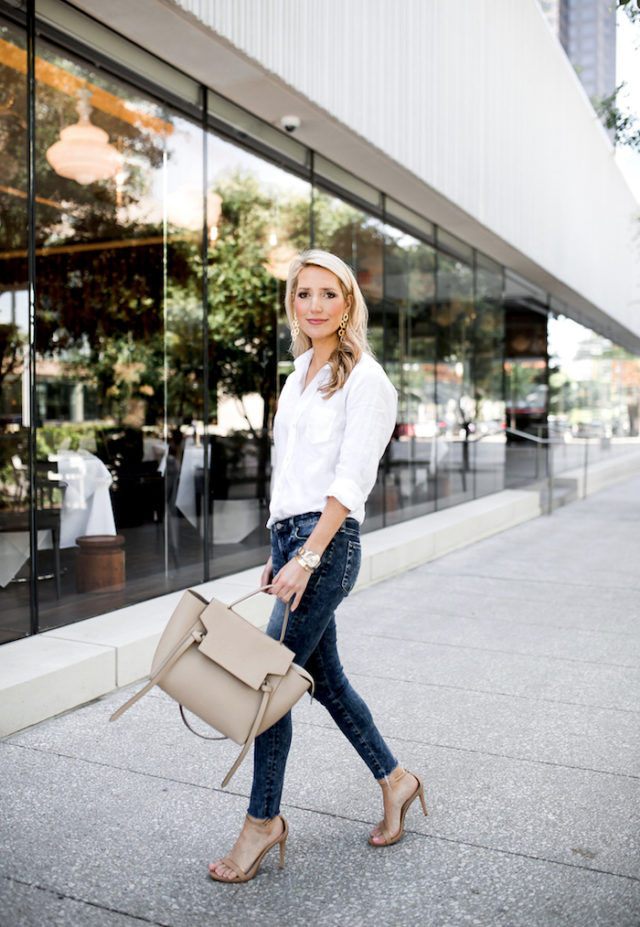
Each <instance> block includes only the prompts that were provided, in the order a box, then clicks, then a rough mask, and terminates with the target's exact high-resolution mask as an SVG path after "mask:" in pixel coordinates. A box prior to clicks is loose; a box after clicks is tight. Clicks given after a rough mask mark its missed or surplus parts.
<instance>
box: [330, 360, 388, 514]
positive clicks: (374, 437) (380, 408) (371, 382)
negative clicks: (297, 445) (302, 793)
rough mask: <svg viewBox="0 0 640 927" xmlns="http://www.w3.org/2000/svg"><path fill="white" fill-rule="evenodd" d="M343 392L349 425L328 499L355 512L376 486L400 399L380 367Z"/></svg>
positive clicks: (356, 378) (368, 370) (362, 374)
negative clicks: (331, 497)
mask: <svg viewBox="0 0 640 927" xmlns="http://www.w3.org/2000/svg"><path fill="white" fill-rule="evenodd" d="M344 389H346V390H347V393H348V394H347V397H346V404H345V413H346V425H345V430H344V437H343V440H342V445H341V448H340V454H339V457H338V464H337V466H336V470H335V476H334V479H333V481H332V483H331V485H330V486H329V489H328V491H327V497H329V496H334V497H335V498H336V499H337V500H338V502H341V503H342V505H344V506H345V507H346V508H348V509H349V511H350V512H353V511H356V510H357V509H358V508H360V507H361V506H363V505H364V503H365V501H366V499H367V497H368V495H369V493H370V492H371V490H372V489H373V486H374V484H375V481H376V477H377V474H378V463H379V461H380V458H381V457H382V455H383V453H384V451H385V448H386V446H387V444H388V443H389V440H390V438H391V435H392V434H393V429H394V427H395V424H396V413H397V407H398V396H397V393H396V390H395V388H394V387H393V385H392V383H391V382H390V380H389V378H388V377H387V375H386V374H385V372H384V371H383V370H382V368H381V367H379V366H378V364H372V365H370V366H367V368H365V369H364V370H362V371H360V370H358V371H357V375H356V376H354V375H353V374H352V375H351V377H350V378H349V380H348V381H347V385H346V386H345V387H344Z"/></svg>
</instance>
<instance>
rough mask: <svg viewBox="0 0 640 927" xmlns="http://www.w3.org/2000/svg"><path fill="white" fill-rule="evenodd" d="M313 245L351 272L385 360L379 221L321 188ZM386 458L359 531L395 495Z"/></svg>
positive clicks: (374, 524)
mask: <svg viewBox="0 0 640 927" xmlns="http://www.w3.org/2000/svg"><path fill="white" fill-rule="evenodd" d="M313 203H314V211H313V231H314V241H313V244H314V247H316V248H322V249H323V250H325V251H331V252H332V253H333V254H337V255H338V257H340V258H342V260H343V261H345V262H346V263H347V264H348V265H349V266H350V267H351V269H352V270H353V272H354V273H355V275H356V278H357V280H358V284H359V286H360V289H361V290H362V295H363V296H364V298H365V302H366V304H367V308H368V310H369V341H370V343H371V346H372V348H373V351H374V354H375V356H376V358H377V360H378V361H379V362H380V363H381V364H383V365H385V364H386V348H387V344H386V342H385V335H384V333H385V326H386V325H387V324H390V325H392V326H393V324H394V322H393V317H394V314H395V308H394V307H393V305H392V304H389V305H387V303H386V302H385V300H384V299H383V286H384V279H383V277H384V273H383V243H384V230H383V226H382V223H381V222H380V221H379V220H378V219H376V218H374V217H373V216H371V215H369V214H367V213H366V212H363V211H362V210H360V209H357V208H356V207H354V206H352V205H351V204H349V203H346V202H344V200H341V199H339V198H338V197H335V196H331V195H329V194H328V193H326V192H324V191H322V190H316V191H315V194H314V200H313ZM389 465H390V460H389V453H388V452H387V453H386V454H385V456H384V457H383V460H382V462H381V465H380V468H379V470H378V478H377V481H376V485H375V486H374V487H373V489H372V491H371V494H370V496H369V499H368V501H367V507H366V520H365V523H364V529H365V530H369V531H371V530H373V529H374V528H380V527H382V525H383V524H384V512H385V508H386V507H387V506H389V507H390V508H392V509H395V508H396V506H397V502H396V499H397V496H396V493H395V491H394V490H393V489H391V493H390V495H389V498H388V499H387V489H388V485H387V474H388V470H389Z"/></svg>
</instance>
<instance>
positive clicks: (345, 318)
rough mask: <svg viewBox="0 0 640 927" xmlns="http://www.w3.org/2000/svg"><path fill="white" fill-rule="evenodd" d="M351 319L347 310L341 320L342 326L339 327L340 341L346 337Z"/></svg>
mask: <svg viewBox="0 0 640 927" xmlns="http://www.w3.org/2000/svg"><path fill="white" fill-rule="evenodd" d="M348 321H349V313H348V312H345V314H344V315H343V316H342V318H341V320H340V328H339V329H338V338H339V339H340V341H342V339H343V338H344V333H345V332H346V330H347V322H348Z"/></svg>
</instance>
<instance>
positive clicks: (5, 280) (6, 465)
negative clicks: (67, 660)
mask: <svg viewBox="0 0 640 927" xmlns="http://www.w3.org/2000/svg"><path fill="white" fill-rule="evenodd" d="M0 88H1V89H0V102H1V103H2V105H3V118H2V119H0V643H2V642H3V641H5V640H11V639H13V638H15V637H21V636H23V635H24V634H26V633H28V630H29V583H28V579H29V569H30V562H29V533H28V529H29V432H28V427H27V426H28V419H27V418H26V416H23V386H26V385H27V384H26V367H25V360H26V357H27V345H28V336H29V331H28V316H29V302H28V291H27V224H26V222H25V216H26V213H27V131H26V127H27V80H26V51H25V36H24V33H23V32H22V31H21V30H18V29H16V28H15V27H13V26H10V25H8V24H7V23H5V22H4V21H3V20H1V19H0ZM43 543H45V539H44V538H43ZM43 561H44V558H43ZM51 566H52V563H44V562H43V564H42V567H43V569H45V568H46V569H47V570H50V569H51Z"/></svg>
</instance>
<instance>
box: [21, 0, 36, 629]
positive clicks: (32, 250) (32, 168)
mask: <svg viewBox="0 0 640 927" xmlns="http://www.w3.org/2000/svg"><path fill="white" fill-rule="evenodd" d="M35 24H36V11H35V0H27V279H28V287H29V290H28V292H29V320H28V328H29V346H28V348H27V351H28V358H29V360H28V364H29V406H30V408H29V554H30V558H31V569H30V573H29V592H30V595H29V614H30V632H31V634H37V632H38V564H37V558H38V526H37V524H36V422H35V418H36V408H37V406H36V400H37V397H36V291H35V287H36V93H35V46H36V29H35ZM23 415H24V410H23Z"/></svg>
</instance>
